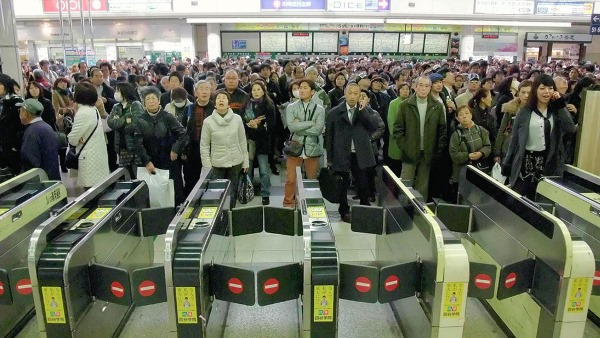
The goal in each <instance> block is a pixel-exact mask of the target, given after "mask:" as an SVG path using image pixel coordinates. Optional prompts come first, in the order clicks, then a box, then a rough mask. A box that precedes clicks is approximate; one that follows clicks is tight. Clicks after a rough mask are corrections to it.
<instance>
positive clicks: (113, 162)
mask: <svg viewBox="0 0 600 338" xmlns="http://www.w3.org/2000/svg"><path fill="white" fill-rule="evenodd" d="M106 139H107V141H108V142H107V144H106V151H107V152H108V169H110V172H113V171H115V170H117V169H118V168H119V164H118V163H117V151H116V150H115V131H114V130H113V131H110V132H108V133H106Z"/></svg>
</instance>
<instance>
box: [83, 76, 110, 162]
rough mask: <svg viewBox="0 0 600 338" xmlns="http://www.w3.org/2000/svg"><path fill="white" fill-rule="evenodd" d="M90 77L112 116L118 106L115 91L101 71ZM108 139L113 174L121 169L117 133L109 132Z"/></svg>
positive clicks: (105, 107) (105, 108) (107, 111)
mask: <svg viewBox="0 0 600 338" xmlns="http://www.w3.org/2000/svg"><path fill="white" fill-rule="evenodd" d="M90 77H91V81H92V84H93V85H94V87H96V90H97V91H98V98H100V99H101V100H102V103H104V110H105V111H106V113H107V114H110V113H111V112H112V109H113V106H114V105H115V104H117V100H115V90H114V89H112V88H111V87H110V86H109V85H107V84H106V82H105V81H104V77H103V75H102V71H101V70H100V69H98V68H94V69H92V71H91V73H90ZM76 90H77V89H76ZM106 139H107V141H108V142H107V145H106V149H107V151H108V168H109V169H110V171H111V172H112V171H115V170H117V169H118V168H119V164H117V152H116V151H115V132H114V131H109V132H107V133H106Z"/></svg>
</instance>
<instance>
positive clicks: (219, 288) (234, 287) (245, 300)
mask: <svg viewBox="0 0 600 338" xmlns="http://www.w3.org/2000/svg"><path fill="white" fill-rule="evenodd" d="M210 287H211V290H212V292H211V294H213V295H214V296H215V298H217V299H220V300H223V301H226V302H232V303H238V304H244V305H250V306H251V305H254V303H255V297H254V290H255V283H254V271H252V270H248V269H241V268H236V267H232V266H227V265H219V264H215V265H213V267H212V271H211V273H210Z"/></svg>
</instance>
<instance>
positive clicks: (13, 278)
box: [0, 169, 67, 337]
mask: <svg viewBox="0 0 600 338" xmlns="http://www.w3.org/2000/svg"><path fill="white" fill-rule="evenodd" d="M66 203H67V190H66V188H65V187H64V185H63V184H62V183H61V182H55V181H48V176H47V175H46V172H44V170H42V169H32V170H29V171H28V172H26V173H23V174H21V175H19V176H17V177H14V178H12V179H10V180H8V181H5V182H2V183H1V184H0V337H11V336H15V335H16V333H17V332H19V331H20V330H21V328H22V327H23V326H24V325H25V324H26V323H27V321H28V320H29V319H30V318H31V317H32V316H33V315H34V313H35V312H34V306H33V298H32V296H31V281H30V280H29V272H28V271H27V248H28V245H29V239H30V237H31V234H32V233H33V231H34V229H35V228H36V226H38V225H39V224H40V223H42V222H43V221H44V220H46V219H47V218H48V217H50V216H51V214H52V212H53V211H54V210H56V209H59V208H60V207H62V206H64V205H65V204H66Z"/></svg>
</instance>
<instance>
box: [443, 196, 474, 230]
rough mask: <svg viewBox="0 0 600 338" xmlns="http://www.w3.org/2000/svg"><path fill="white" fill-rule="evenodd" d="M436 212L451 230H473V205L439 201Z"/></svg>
mask: <svg viewBox="0 0 600 338" xmlns="http://www.w3.org/2000/svg"><path fill="white" fill-rule="evenodd" d="M435 213H436V216H437V217H438V218H439V219H440V221H442V223H444V225H445V226H446V227H447V228H448V229H450V231H454V232H461V233H467V232H469V231H470V230H471V229H470V228H471V207H470V206H468V205H457V204H447V203H438V205H437V207H436V210H435Z"/></svg>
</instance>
